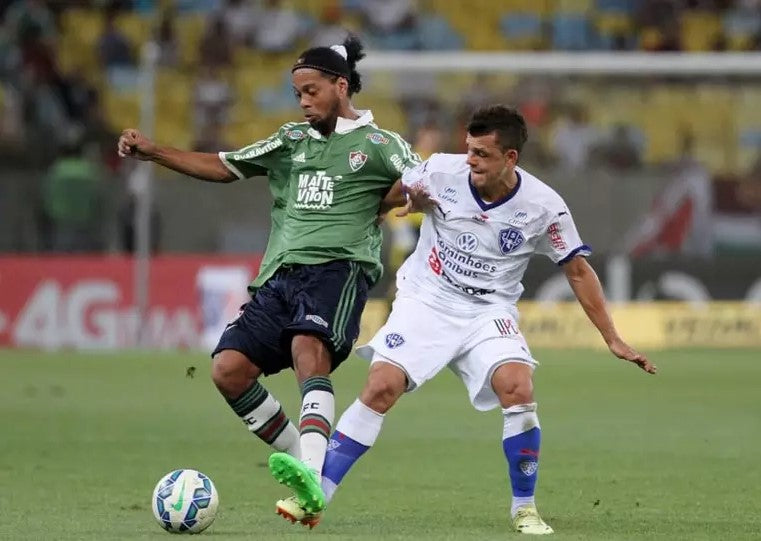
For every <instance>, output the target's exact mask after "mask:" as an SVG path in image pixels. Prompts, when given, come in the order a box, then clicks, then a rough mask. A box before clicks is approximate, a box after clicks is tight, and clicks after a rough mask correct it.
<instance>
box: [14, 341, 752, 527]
mask: <svg viewBox="0 0 761 541" xmlns="http://www.w3.org/2000/svg"><path fill="white" fill-rule="evenodd" d="M535 354H536V355H537V358H538V359H539V360H540V361H541V362H542V366H541V368H540V369H539V370H538V371H537V374H536V379H535V381H536V394H537V399H538V401H539V405H540V407H539V414H540V420H541V423H542V428H543V447H542V460H541V468H540V474H539V489H538V494H537V498H538V503H539V509H540V511H541V513H542V515H543V517H544V518H545V520H546V521H547V522H548V523H549V524H550V525H551V526H552V527H553V528H555V531H556V532H557V534H556V535H555V536H554V539H557V540H564V539H576V540H606V541H607V540H617V539H620V540H634V539H643V540H644V539H648V540H650V539H663V540H666V539H668V540H674V539H689V540H691V541H695V540H703V539H705V540H709V539H710V540H713V539H722V540H723V539H761V516H760V513H759V509H761V508H760V507H759V505H760V504H759V502H761V453H760V452H759V449H760V448H761V352H759V351H695V352H687V351H672V352H660V353H653V354H652V357H653V359H654V360H655V362H656V364H657V365H658V367H659V369H660V373H659V374H658V375H657V376H648V375H646V374H644V373H642V372H641V371H639V370H637V369H635V368H634V367H632V366H626V365H625V364H624V363H623V362H621V361H617V360H615V359H613V358H611V357H610V356H609V355H606V354H604V353H599V352H580V351H574V352H570V351H569V352H552V351H536V352H535ZM191 365H192V366H195V367H196V368H197V370H196V372H195V377H194V378H189V377H186V368H187V367H188V366H191ZM366 369H367V367H366V364H365V363H364V362H362V361H359V360H352V361H349V362H347V363H346V364H345V365H344V366H343V367H342V368H341V369H340V370H339V371H338V373H337V374H336V376H335V378H334V381H335V388H336V395H337V409H338V411H339V412H340V411H343V409H344V408H345V407H346V406H347V405H348V404H349V403H350V402H351V401H352V400H353V399H354V397H355V396H356V394H357V393H358V391H359V389H360V387H361V385H362V382H363V378H364V376H365V373H366ZM0 374H1V375H0V427H2V430H1V431H0V539H10V540H25V539H30V540H38V539H61V540H63V539H67V540H68V539H71V540H74V539H76V540H106V539H124V540H132V539H157V540H158V539H168V536H169V534H167V533H165V532H163V531H162V530H161V529H160V528H159V526H158V525H157V524H156V523H155V522H154V520H153V516H152V514H151V511H150V496H151V491H152V490H153V486H154V484H155V483H156V481H157V480H158V479H159V478H160V477H161V476H162V475H164V474H165V473H166V472H168V471H170V470H172V469H175V468H180V467H192V468H196V469H199V470H201V471H202V472H204V473H206V474H208V475H209V476H211V478H212V479H213V481H214V482H215V484H216V486H217V489H218V490H219V493H220V511H219V514H218V516H217V520H216V522H215V523H214V524H213V525H212V526H211V528H210V529H209V530H208V531H207V532H205V533H204V534H202V535H204V536H207V537H209V538H210V539H215V540H220V541H221V540H226V539H235V540H238V539H240V540H243V539H246V540H251V539H263V540H280V539H306V538H307V537H313V538H319V539H325V540H334V539H335V540H338V539H341V540H358V539H367V540H370V539H415V540H424V539H426V540H427V539H430V540H434V539H435V540H440V539H474V540H487V539H505V538H510V537H515V538H517V537H519V536H518V534H512V533H511V532H510V529H509V525H508V520H507V515H508V509H509V482H508V480H507V473H506V465H505V462H504V458H503V456H502V451H501V441H500V440H501V431H502V420H501V416H500V415H499V413H498V412H497V411H493V412H489V413H477V412H475V411H474V410H473V409H472V408H471V407H470V404H469V403H468V401H467V396H466V394H465V390H464V388H463V387H462V385H461V384H460V382H459V381H458V380H457V379H456V378H455V377H454V376H453V375H452V374H451V373H449V372H447V373H443V374H442V375H441V376H439V378H438V379H437V380H434V381H433V382H431V383H430V384H428V385H426V386H425V387H423V388H422V389H421V390H420V391H417V392H415V393H414V394H412V395H410V396H407V397H405V398H404V399H403V400H402V401H401V402H400V404H399V405H398V406H397V408H396V409H395V410H394V411H392V412H391V413H390V414H389V415H388V418H387V420H386V423H385V426H384V431H383V433H382V434H381V437H380V439H379V440H378V443H377V444H376V446H375V447H374V448H373V449H372V450H371V451H370V452H369V453H368V454H367V455H366V456H365V457H363V458H362V460H361V461H360V462H359V463H358V465H357V466H356V467H355V468H354V470H353V471H352V472H351V473H350V474H349V476H348V477H347V478H346V480H345V482H344V485H343V486H342V487H341V488H340V489H339V492H338V493H337V495H336V498H335V499H334V501H333V503H332V504H331V506H330V508H329V510H328V512H327V513H326V515H325V518H324V520H323V523H322V524H321V525H320V526H319V527H318V528H317V529H315V530H313V531H312V532H308V531H306V530H305V529H303V528H299V527H295V526H292V525H290V524H289V523H287V522H285V521H283V520H282V519H280V518H279V517H277V516H276V515H275V513H274V502H275V500H276V499H278V498H280V497H282V496H283V495H284V494H286V493H285V492H284V489H283V488H282V487H280V486H279V485H277V484H276V483H275V482H274V481H273V480H272V479H271V478H270V476H269V473H268V471H267V469H266V459H267V456H268V450H267V448H265V447H264V446H263V445H262V444H261V443H260V442H259V441H258V440H255V438H253V437H252V436H251V435H249V434H248V432H247V431H246V430H245V428H244V426H243V424H242V423H240V421H238V420H237V418H236V417H235V416H234V415H233V413H232V412H231V411H230V410H229V409H228V408H227V406H226V405H225V403H224V401H223V400H222V399H221V398H220V397H219V396H218V395H217V394H216V391H215V390H214V388H213V386H212V384H211V382H210V380H209V361H208V359H207V357H206V356H205V355H204V354H202V353H195V352H185V353H131V354H101V353H98V354H96V353H91V354H74V353H56V354H46V353H39V352H26V351H0ZM264 383H265V385H266V386H267V387H268V389H270V390H271V391H272V392H273V393H274V394H275V395H276V396H277V397H278V398H279V399H280V401H281V402H282V403H283V405H284V407H285V408H286V410H287V412H288V413H290V414H291V415H296V413H297V411H298V406H299V404H300V399H299V397H298V388H297V386H296V383H295V380H294V378H293V376H292V374H291V373H284V374H281V375H279V376H276V377H274V378H268V379H267V380H264Z"/></svg>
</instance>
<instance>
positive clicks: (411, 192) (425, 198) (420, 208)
mask: <svg viewBox="0 0 761 541" xmlns="http://www.w3.org/2000/svg"><path fill="white" fill-rule="evenodd" d="M437 204H438V202H437V201H436V200H435V199H434V198H433V197H431V194H429V193H428V191H427V190H426V189H425V188H424V187H423V186H411V187H410V188H408V189H407V204H406V205H404V207H402V210H400V211H399V212H397V213H396V215H397V216H399V217H400V218H402V217H404V216H407V215H408V214H412V213H415V212H425V211H427V210H429V209H431V208H433V207H435V206H436V205H437Z"/></svg>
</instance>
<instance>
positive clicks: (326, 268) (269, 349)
mask: <svg viewBox="0 0 761 541" xmlns="http://www.w3.org/2000/svg"><path fill="white" fill-rule="evenodd" d="M368 289H369V284H368V281H367V278H366V276H365V273H364V272H363V271H362V268H361V267H360V265H359V263H356V262H354V261H330V262H328V263H321V264H318V265H291V266H288V267H282V268H280V269H279V270H278V271H277V272H276V273H275V275H274V276H272V278H270V279H269V280H267V281H266V282H265V283H264V285H263V286H262V287H261V288H259V289H258V290H257V291H256V294H255V295H254V297H253V299H252V300H251V301H250V302H248V303H247V304H245V305H243V307H241V313H240V314H239V315H238V317H237V319H235V320H234V321H231V322H230V324H229V325H228V326H227V328H226V329H225V331H224V332H223V333H222V336H221V338H220V339H219V343H218V344H217V347H216V348H214V352H213V353H212V354H211V355H212V357H213V356H214V355H216V354H217V353H219V352H220V351H222V350H225V349H234V350H236V351H239V352H241V353H243V354H244V355H245V356H246V357H248V359H249V360H250V361H251V362H252V363H253V364H255V365H256V366H257V367H259V368H260V369H261V370H262V371H263V372H264V373H265V374H267V375H269V374H276V373H278V372H280V371H281V370H283V369H284V368H292V367H293V357H292V356H291V339H292V338H293V336H294V335H296V334H311V335H314V336H317V337H318V338H320V339H321V340H322V341H323V342H324V343H325V345H326V346H327V348H328V351H330V353H331V356H332V366H331V370H335V369H336V367H338V365H339V364H341V363H342V362H343V361H344V360H345V359H346V358H347V357H348V356H349V354H350V353H351V350H352V347H353V346H354V342H355V341H356V340H357V337H358V336H359V321H360V318H361V316H362V310H364V308H365V303H366V302H367V291H368Z"/></svg>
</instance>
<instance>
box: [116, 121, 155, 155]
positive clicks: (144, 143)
mask: <svg viewBox="0 0 761 541" xmlns="http://www.w3.org/2000/svg"><path fill="white" fill-rule="evenodd" d="M118 151H119V157H121V158H127V157H129V158H137V159H138V160H143V161H148V160H150V159H152V158H153V156H154V154H155V152H156V145H155V144H153V142H152V141H151V140H150V139H148V138H147V137H145V136H144V135H143V134H142V133H140V132H139V131H137V130H135V129H132V128H128V129H126V130H124V131H123V132H122V134H121V136H120V137H119V143H118Z"/></svg>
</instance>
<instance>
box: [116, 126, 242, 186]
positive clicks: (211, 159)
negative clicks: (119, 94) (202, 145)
mask: <svg viewBox="0 0 761 541" xmlns="http://www.w3.org/2000/svg"><path fill="white" fill-rule="evenodd" d="M118 150H119V156H120V157H122V158H135V159H138V160H142V161H152V162H154V163H157V164H159V165H163V166H164V167H166V168H168V169H172V170H174V171H177V172H179V173H182V174H184V175H189V176H191V177H195V178H198V179H201V180H206V181H208V182H232V181H234V180H237V177H236V176H235V175H234V174H233V173H232V172H231V171H230V170H229V169H227V167H225V165H224V164H223V163H222V160H220V158H219V156H218V155H216V154H212V153H207V152H189V151H185V150H179V149H176V148H172V147H167V146H161V145H157V144H155V143H154V142H153V141H151V140H150V139H148V138H147V137H145V136H144V135H143V134H142V133H140V132H139V131H138V130H135V129H132V128H128V129H126V130H124V131H122V134H121V136H120V137H119V143H118Z"/></svg>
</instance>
